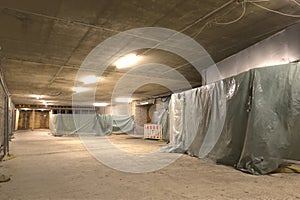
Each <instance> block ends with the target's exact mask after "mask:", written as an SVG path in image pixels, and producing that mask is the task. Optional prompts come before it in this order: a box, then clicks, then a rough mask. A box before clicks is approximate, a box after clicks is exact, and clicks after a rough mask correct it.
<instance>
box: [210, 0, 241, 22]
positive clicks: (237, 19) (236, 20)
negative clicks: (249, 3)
mask: <svg viewBox="0 0 300 200" xmlns="http://www.w3.org/2000/svg"><path fill="white" fill-rule="evenodd" d="M242 7H243V11H242V14H241V15H240V16H239V17H238V18H236V19H235V20H232V21H229V22H218V21H215V22H214V23H215V24H218V25H229V24H233V23H235V22H238V21H239V20H240V19H242V18H243V17H244V16H245V13H246V3H244V2H243V3H242Z"/></svg>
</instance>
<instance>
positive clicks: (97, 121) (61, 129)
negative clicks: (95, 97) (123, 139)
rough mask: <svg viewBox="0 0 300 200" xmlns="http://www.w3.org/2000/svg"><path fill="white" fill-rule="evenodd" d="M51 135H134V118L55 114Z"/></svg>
mask: <svg viewBox="0 0 300 200" xmlns="http://www.w3.org/2000/svg"><path fill="white" fill-rule="evenodd" d="M50 130H51V134H52V135H55V136H62V135H77V134H78V133H82V134H91V135H99V136H103V135H109V134H112V133H114V134H118V133H128V134H130V133H133V130H134V118H133V116H121V115H120V116H118V115H95V114H74V115H73V114H54V115H52V116H51V118H50Z"/></svg>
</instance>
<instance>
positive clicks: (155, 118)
mask: <svg viewBox="0 0 300 200" xmlns="http://www.w3.org/2000/svg"><path fill="white" fill-rule="evenodd" d="M169 101H170V98H169V97H166V98H165V100H164V101H163V104H162V107H161V108H160V109H157V110H156V111H155V112H153V115H152V118H151V123H152V124H158V125H162V134H163V139H164V140H169V132H168V107H169Z"/></svg>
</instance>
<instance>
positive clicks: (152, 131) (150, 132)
mask: <svg viewBox="0 0 300 200" xmlns="http://www.w3.org/2000/svg"><path fill="white" fill-rule="evenodd" d="M144 138H149V139H157V140H162V125H158V124H144Z"/></svg>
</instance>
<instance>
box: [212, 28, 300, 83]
mask: <svg viewBox="0 0 300 200" xmlns="http://www.w3.org/2000/svg"><path fill="white" fill-rule="evenodd" d="M299 35H300V23H298V24H295V25H293V26H290V27H288V28H287V29H285V30H283V31H281V32H279V33H277V34H275V35H273V36H271V37H269V38H267V39H265V40H263V41H261V42H259V43H257V44H255V45H253V46H250V47H248V48H247V49H244V50H243V51H240V52H239V53H237V54H235V55H233V56H230V57H228V58H226V59H224V60H223V61H221V62H219V63H217V66H218V69H219V71H220V73H221V78H227V77H230V76H234V75H237V74H239V73H241V72H244V71H247V70H249V69H252V68H258V67H265V66H271V65H279V64H284V63H289V62H293V61H296V60H299V59H300V37H299Z"/></svg>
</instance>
